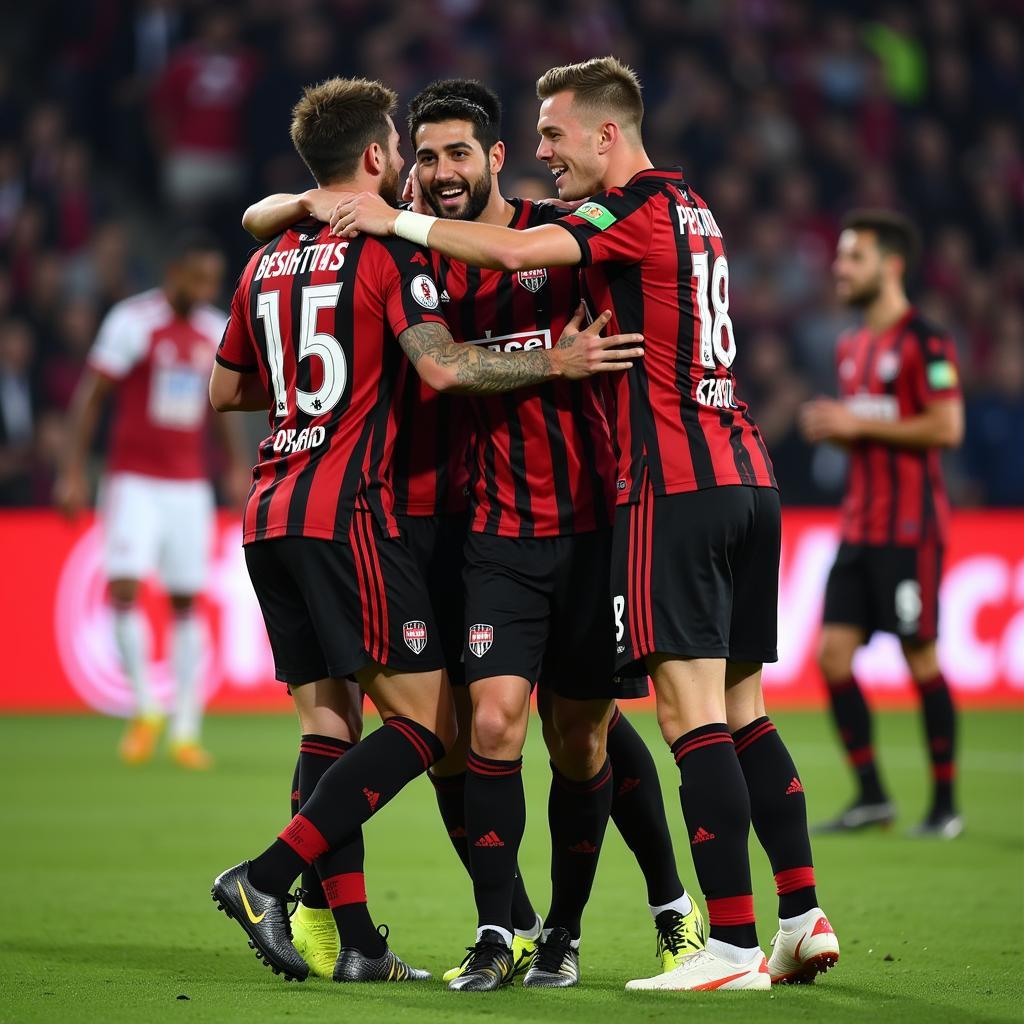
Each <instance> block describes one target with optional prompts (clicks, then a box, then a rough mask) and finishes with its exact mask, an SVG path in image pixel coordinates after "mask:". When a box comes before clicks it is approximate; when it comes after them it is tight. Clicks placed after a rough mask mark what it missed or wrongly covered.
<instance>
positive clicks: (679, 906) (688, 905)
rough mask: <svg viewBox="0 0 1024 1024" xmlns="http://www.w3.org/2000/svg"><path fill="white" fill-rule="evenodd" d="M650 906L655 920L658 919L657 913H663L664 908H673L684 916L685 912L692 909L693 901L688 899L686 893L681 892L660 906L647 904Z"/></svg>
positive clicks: (687, 912)
mask: <svg viewBox="0 0 1024 1024" xmlns="http://www.w3.org/2000/svg"><path fill="white" fill-rule="evenodd" d="M647 906H648V907H650V911H651V917H653V918H654V919H655V920H657V919H658V915H659V914H662V913H664V912H665V911H666V910H674V911H676V913H679V914H682V915H683V917H686V915H687V914H689V913H690V911H691V910H693V901H692V900H691V899H690V897H689V895H688V894H687V893H685V892H684V893H683V895H682V896H680V897H679V898H678V899H674V900H672V901H671V902H670V903H663V904H662V905H661V906H660V907H653V906H651V904H650V903H648V904H647Z"/></svg>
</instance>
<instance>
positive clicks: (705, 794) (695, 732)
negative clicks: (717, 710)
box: [672, 722, 757, 949]
mask: <svg viewBox="0 0 1024 1024" xmlns="http://www.w3.org/2000/svg"><path fill="white" fill-rule="evenodd" d="M672 754H673V755H674V757H675V759H676V764H678V765H679V774H680V777H681V778H682V785H681V786H680V787H679V800H680V803H681V804H682V807H683V818H684V819H685V820H686V831H687V834H688V835H689V837H690V851H691V853H692V855H693V866H694V868H695V869H696V872H697V880H698V882H700V887H701V890H702V892H703V893H704V899H705V900H706V901H707V906H708V923H709V925H710V932H711V937H712V938H713V939H718V940H719V941H720V942H728V943H729V944H730V945H733V946H739V947H741V948H743V949H751V948H753V947H754V946H756V945H757V929H756V928H755V927H754V897H753V896H752V895H751V893H752V890H751V886H750V858H749V855H748V853H747V836H748V835H749V833H750V796H749V795H748V793H747V783H746V780H745V779H744V778H743V770H742V769H741V768H740V762H739V759H738V758H737V757H736V748H735V747H734V746H733V742H732V736H731V734H730V733H729V727H728V726H727V725H726V724H725V723H724V722H714V723H712V724H710V725H702V726H700V727H699V728H697V729H691V730H690V732H688V733H685V734H684V735H682V736H680V737H679V739H677V740H676V741H675V743H673V744H672Z"/></svg>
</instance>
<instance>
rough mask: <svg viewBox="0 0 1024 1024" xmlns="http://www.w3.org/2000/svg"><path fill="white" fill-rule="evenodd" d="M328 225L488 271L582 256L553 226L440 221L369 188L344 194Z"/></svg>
mask: <svg viewBox="0 0 1024 1024" xmlns="http://www.w3.org/2000/svg"><path fill="white" fill-rule="evenodd" d="M331 228H332V229H333V231H334V233H335V234H339V235H342V236H344V237H353V236H354V235H355V234H357V233H358V232H363V233H365V234H369V235H377V236H378V237H384V236H387V235H397V236H398V237H399V238H405V239H407V240H408V241H410V242H415V243H416V244H418V245H424V246H429V247H430V248H431V249H433V250H435V251H436V252H439V253H441V254H442V255H444V256H447V257H449V258H450V259H456V260H461V261H462V262H464V263H469V264H470V265H472V266H475V267H486V268H488V269H490V270H506V271H514V270H538V269H541V268H546V267H572V266H576V265H577V264H578V263H579V262H580V259H581V257H582V252H581V250H580V246H579V243H578V242H577V241H576V239H575V238H574V237H573V236H572V235H571V234H570V233H569V232H568V231H565V230H564V229H562V228H560V227H558V226H557V225H555V224H542V225H540V226H538V227H535V228H527V229H526V230H525V231H517V230H515V229H513V228H506V227H499V226H498V225H495V224H482V223H479V222H470V221H453V220H445V219H443V218H438V217H429V216H427V215H426V214H422V213H414V212H413V211H412V210H396V209H395V208H394V207H392V206H389V205H388V204H387V202H385V200H384V199H382V198H381V197H380V196H379V195H377V194H375V193H371V192H359V193H350V194H348V195H347V196H346V198H345V201H344V202H342V203H340V204H339V206H338V207H337V209H336V211H335V212H334V214H332V216H331Z"/></svg>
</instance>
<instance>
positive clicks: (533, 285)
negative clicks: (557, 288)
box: [516, 267, 548, 293]
mask: <svg viewBox="0 0 1024 1024" xmlns="http://www.w3.org/2000/svg"><path fill="white" fill-rule="evenodd" d="M516 280H517V281H518V282H519V283H520V284H521V285H522V286H523V287H524V288H525V289H526V290H527V291H528V292H535V293H536V292H539V291H540V290H541V288H543V287H544V285H546V284H547V283H548V272H547V271H546V270H545V269H544V268H543V267H541V268H540V269H539V270H520V271H519V273H517V274H516Z"/></svg>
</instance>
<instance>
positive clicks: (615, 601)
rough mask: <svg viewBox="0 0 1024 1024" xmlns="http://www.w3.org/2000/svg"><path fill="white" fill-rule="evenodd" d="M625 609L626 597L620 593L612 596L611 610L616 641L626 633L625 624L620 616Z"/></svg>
mask: <svg viewBox="0 0 1024 1024" xmlns="http://www.w3.org/2000/svg"><path fill="white" fill-rule="evenodd" d="M625 611H626V599H625V598H624V597H623V596H622V595H621V594H616V595H615V596H614V597H613V598H612V612H613V613H614V615H615V640H616V642H618V641H619V640H621V639H622V638H623V637H624V636H625V635H626V626H625V624H624V623H623V621H622V616H623V615H624V614H625Z"/></svg>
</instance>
